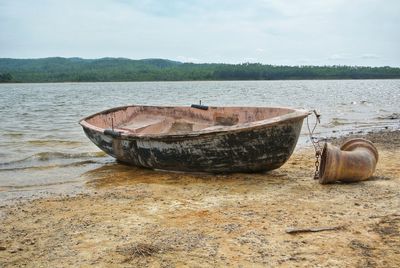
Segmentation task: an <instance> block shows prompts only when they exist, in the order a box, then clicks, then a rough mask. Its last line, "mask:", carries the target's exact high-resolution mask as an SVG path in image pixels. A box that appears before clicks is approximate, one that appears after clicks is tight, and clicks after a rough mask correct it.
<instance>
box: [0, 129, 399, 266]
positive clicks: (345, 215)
mask: <svg viewBox="0 0 400 268" xmlns="http://www.w3.org/2000/svg"><path fill="white" fill-rule="evenodd" d="M366 138H368V139H370V140H371V141H373V142H375V144H376V146H377V148H378V150H379V153H380V159H379V162H378V166H377V170H376V172H375V174H374V176H373V177H372V178H371V179H370V180H368V181H364V182H360V183H353V184H343V183H336V184H331V185H320V184H319V183H318V182H317V181H314V180H313V179H312V175H313V167H314V158H313V150H312V149H311V148H310V147H309V148H305V149H302V150H298V151H296V152H295V153H294V154H293V156H292V157H291V159H290V160H289V161H288V163H286V164H285V165H284V166H283V167H282V168H280V169H278V170H274V171H272V172H268V173H265V174H234V175H199V174H197V175H187V174H181V173H164V172H157V171H149V170H142V169H135V168H131V167H126V166H123V165H109V166H107V165H106V166H104V167H102V168H100V169H97V170H95V171H94V172H93V176H92V174H91V173H90V172H89V173H88V174H86V176H87V183H86V186H87V192H85V193H82V194H79V195H76V196H55V197H51V198H49V197H46V198H39V199H37V200H34V201H22V202H18V203H14V204H7V205H2V206H1V207H0V221H1V226H0V267H11V266H18V267H20V266H28V267H40V266H44V267H56V266H57V267H60V266H73V267H76V266H79V267H91V266H92V267H142V266H145V267H146V266H149V267H182V266H190V267H215V266H233V267H248V266H251V267H265V266H281V267H295V266H299V267H315V266H318V267H399V266H400V165H399V163H400V131H395V132H383V133H375V134H368V135H367V136H366ZM332 142H334V143H339V144H340V143H341V142H342V139H339V140H338V139H337V140H333V141H332ZM115 174H118V176H115ZM292 227H294V228H297V227H305V228H308V227H316V228H319V227H333V228H336V229H334V230H326V231H321V232H306V233H295V234H289V233H287V232H286V231H287V229H289V228H292Z"/></svg>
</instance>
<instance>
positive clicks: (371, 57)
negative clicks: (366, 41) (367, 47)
mask: <svg viewBox="0 0 400 268" xmlns="http://www.w3.org/2000/svg"><path fill="white" fill-rule="evenodd" d="M360 58H362V59H379V58H380V57H379V55H376V54H373V53H366V54H363V55H361V56H360Z"/></svg>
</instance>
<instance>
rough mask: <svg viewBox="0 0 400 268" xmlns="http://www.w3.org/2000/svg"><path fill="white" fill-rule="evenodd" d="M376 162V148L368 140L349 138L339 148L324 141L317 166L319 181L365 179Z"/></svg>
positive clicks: (373, 168) (373, 169)
mask: <svg viewBox="0 0 400 268" xmlns="http://www.w3.org/2000/svg"><path fill="white" fill-rule="evenodd" d="M377 162H378V150H377V149H376V147H375V146H374V145H373V144H372V142H370V141H369V140H366V139H360V138H357V139H351V140H348V141H346V142H345V143H344V144H343V145H342V146H341V147H340V149H339V148H338V147H336V146H333V145H332V144H330V143H326V144H325V146H324V149H323V151H322V155H321V163H320V166H319V182H320V183H321V184H326V183H331V182H335V181H342V182H356V181H362V180H366V179H368V178H369V177H371V176H372V174H373V173H374V171H375V168H376V164H377Z"/></svg>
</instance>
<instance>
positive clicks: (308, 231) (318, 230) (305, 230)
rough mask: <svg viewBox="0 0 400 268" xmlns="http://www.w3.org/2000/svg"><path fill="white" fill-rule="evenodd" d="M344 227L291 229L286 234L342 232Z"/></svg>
mask: <svg viewBox="0 0 400 268" xmlns="http://www.w3.org/2000/svg"><path fill="white" fill-rule="evenodd" d="M342 228H343V226H333V227H304V228H297V227H289V228H287V229H286V233H288V234H297V233H310V232H311V233H314V232H322V231H332V230H340V229H342Z"/></svg>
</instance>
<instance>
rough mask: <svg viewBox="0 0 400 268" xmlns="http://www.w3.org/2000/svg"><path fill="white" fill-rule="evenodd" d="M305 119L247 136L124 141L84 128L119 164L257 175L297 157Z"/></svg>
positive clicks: (232, 133) (234, 133) (221, 134)
mask: <svg viewBox="0 0 400 268" xmlns="http://www.w3.org/2000/svg"><path fill="white" fill-rule="evenodd" d="M303 119H304V116H303V117H298V118H294V119H291V120H284V121H282V122H279V123H276V122H275V123H274V124H272V125H268V124H266V125H261V126H258V127H253V128H248V129H244V130H241V131H219V132H216V133H214V132H211V133H203V134H199V135H175V136H169V135H166V136H162V135H160V136H157V137H149V136H120V137H115V136H114V137H112V136H110V135H107V134H104V131H103V132H102V131H99V130H98V129H92V128H90V127H87V126H85V125H82V127H83V129H84V131H85V133H86V135H87V137H88V138H89V139H90V140H91V141H92V142H93V143H94V144H96V145H97V146H98V147H99V148H100V149H101V150H103V151H104V152H106V153H107V154H109V155H111V156H113V157H115V158H116V159H118V160H119V161H122V162H125V163H128V164H131V165H134V166H139V167H145V168H151V169H162V170H174V171H187V172H212V173H230V172H256V171H267V170H272V169H276V168H279V167H280V166H282V165H283V164H284V163H285V162H286V161H287V160H288V159H289V157H290V155H291V154H292V152H293V150H294V148H295V146H296V143H297V140H298V138H299V134H300V130H301V127H302V123H303Z"/></svg>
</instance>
